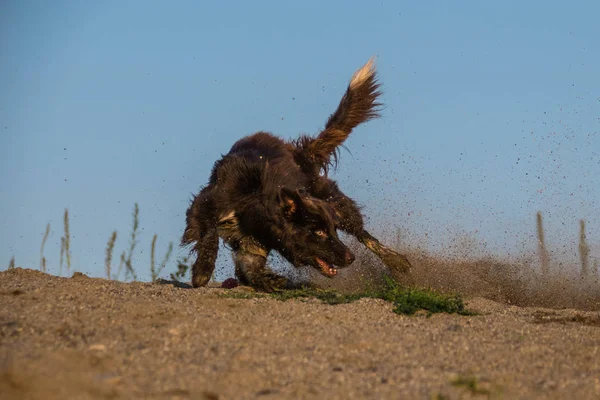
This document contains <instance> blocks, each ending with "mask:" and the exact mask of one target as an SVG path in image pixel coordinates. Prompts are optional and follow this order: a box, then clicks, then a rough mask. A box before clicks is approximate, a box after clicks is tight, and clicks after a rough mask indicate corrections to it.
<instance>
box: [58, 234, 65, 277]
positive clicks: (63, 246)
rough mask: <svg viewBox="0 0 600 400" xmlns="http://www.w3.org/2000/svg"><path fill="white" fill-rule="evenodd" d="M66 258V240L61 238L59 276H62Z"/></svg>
mask: <svg viewBox="0 0 600 400" xmlns="http://www.w3.org/2000/svg"><path fill="white" fill-rule="evenodd" d="M64 258H65V238H64V237H61V238H60V267H59V269H58V276H62V267H63V262H64Z"/></svg>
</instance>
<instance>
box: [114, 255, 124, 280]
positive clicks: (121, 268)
mask: <svg viewBox="0 0 600 400" xmlns="http://www.w3.org/2000/svg"><path fill="white" fill-rule="evenodd" d="M123 265H125V252H122V253H121V257H120V259H119V268H118V269H117V274H116V275H115V276H114V277H113V279H114V280H117V279H119V275H121V271H122V270H123Z"/></svg>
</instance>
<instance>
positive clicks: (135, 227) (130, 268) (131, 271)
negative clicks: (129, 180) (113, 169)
mask: <svg viewBox="0 0 600 400" xmlns="http://www.w3.org/2000/svg"><path fill="white" fill-rule="evenodd" d="M139 214H140V209H139V207H138V203H135V204H134V207H133V229H132V230H131V240H130V242H129V254H127V258H125V274H126V276H127V275H129V276H131V277H132V278H133V280H134V281H135V280H137V275H136V273H135V270H134V269H133V265H132V264H131V258H132V257H133V250H135V246H136V245H137V241H136V237H137V232H138V228H139V225H140V220H139Z"/></svg>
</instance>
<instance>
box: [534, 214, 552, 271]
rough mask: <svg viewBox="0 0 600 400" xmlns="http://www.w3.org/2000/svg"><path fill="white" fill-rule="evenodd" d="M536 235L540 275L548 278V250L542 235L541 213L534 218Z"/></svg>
mask: <svg viewBox="0 0 600 400" xmlns="http://www.w3.org/2000/svg"><path fill="white" fill-rule="evenodd" d="M536 225H537V235H538V249H539V251H540V261H541V264H542V275H543V276H548V273H549V272H550V267H549V265H548V264H549V257H548V249H547V248H546V239H545V234H544V225H543V223H542V213H541V211H538V213H537V218H536Z"/></svg>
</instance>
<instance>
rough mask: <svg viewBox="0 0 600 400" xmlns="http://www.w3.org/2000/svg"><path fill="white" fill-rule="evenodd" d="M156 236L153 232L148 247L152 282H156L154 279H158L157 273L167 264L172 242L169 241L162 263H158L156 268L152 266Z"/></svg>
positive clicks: (171, 250)
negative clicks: (149, 246) (150, 244)
mask: <svg viewBox="0 0 600 400" xmlns="http://www.w3.org/2000/svg"><path fill="white" fill-rule="evenodd" d="M157 237H158V236H157V235H156V234H155V235H154V237H153V238H152V246H151V248H150V273H151V274H152V282H156V280H157V279H158V275H159V274H160V271H162V270H163V269H164V268H165V266H166V265H167V262H168V261H169V258H170V257H171V253H172V252H173V242H171V243H169V248H168V249H167V253H166V254H165V258H164V259H163V261H162V263H160V266H159V267H158V269H155V268H154V250H155V248H156V238H157Z"/></svg>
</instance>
